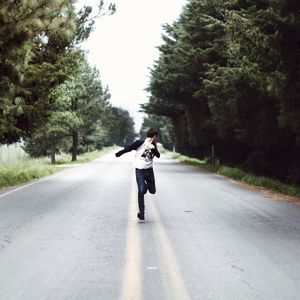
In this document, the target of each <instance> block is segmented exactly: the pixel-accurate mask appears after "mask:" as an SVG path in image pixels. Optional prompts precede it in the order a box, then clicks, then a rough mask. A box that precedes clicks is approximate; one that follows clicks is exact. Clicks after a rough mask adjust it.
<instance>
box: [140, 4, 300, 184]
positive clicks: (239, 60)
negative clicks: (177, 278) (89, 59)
mask: <svg viewBox="0 0 300 300" xmlns="http://www.w3.org/2000/svg"><path fill="white" fill-rule="evenodd" d="M299 33H300V2H299V1H298V0H273V1H269V0H255V1H254V0H227V1H225V0H188V1H187V4H186V5H185V7H184V8H183V10H182V13H181V14H180V16H179V18H178V19H177V20H176V21H175V22H174V23H172V24H171V25H170V24H166V25H164V34H163V36H162V38H163V43H162V45H160V46H159V53H160V55H159V58H158V60H157V61H155V63H154V65H153V67H152V69H151V78H150V82H149V85H148V87H147V90H148V92H149V93H150V97H149V102H148V103H147V104H144V105H142V109H143V110H144V111H145V112H146V113H148V114H149V118H150V119H152V118H153V117H154V116H164V118H167V120H168V122H169V125H170V126H169V133H165V134H166V135H167V136H172V135H174V142H175V144H176V148H177V149H178V151H180V152H182V153H184V154H189V155H196V156H198V157H200V158H204V157H208V156H210V153H211V148H212V146H214V151H215V155H216V157H218V159H219V160H220V162H221V163H223V164H227V165H230V166H239V167H241V168H243V169H245V170H247V171H250V172H254V173H256V174H258V175H267V176H270V177H273V178H278V179H281V180H284V181H287V182H291V183H297V184H299V183H300V159H299V154H300V100H299V97H300V34H299ZM164 122H166V121H164Z"/></svg>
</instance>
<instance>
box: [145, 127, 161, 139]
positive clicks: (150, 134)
mask: <svg viewBox="0 0 300 300" xmlns="http://www.w3.org/2000/svg"><path fill="white" fill-rule="evenodd" d="M157 135H158V131H157V130H156V129H155V128H150V129H149V130H148V131H147V137H150V138H152V137H154V136H157Z"/></svg>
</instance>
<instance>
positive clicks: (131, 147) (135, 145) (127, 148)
mask: <svg viewBox="0 0 300 300" xmlns="http://www.w3.org/2000/svg"><path fill="white" fill-rule="evenodd" d="M143 143H144V141H143V140H136V141H135V142H133V143H132V144H131V145H129V146H125V147H124V149H123V150H120V151H118V152H117V153H116V154H115V156H116V157H120V156H121V155H123V154H124V153H127V152H130V151H132V150H136V149H137V148H138V147H140V146H141V145H142V144H143Z"/></svg>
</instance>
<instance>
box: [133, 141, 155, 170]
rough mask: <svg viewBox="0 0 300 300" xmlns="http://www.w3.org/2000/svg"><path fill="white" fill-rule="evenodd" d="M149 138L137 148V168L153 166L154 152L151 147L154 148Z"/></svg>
mask: <svg viewBox="0 0 300 300" xmlns="http://www.w3.org/2000/svg"><path fill="white" fill-rule="evenodd" d="M149 140H150V139H149V138H147V139H146V140H145V142H144V143H143V144H142V145H141V146H140V147H138V148H137V149H136V153H135V167H136V168H137V169H149V168H152V166H153V157H154V154H153V153H152V152H151V149H153V148H154V145H152V144H151V143H150V142H149Z"/></svg>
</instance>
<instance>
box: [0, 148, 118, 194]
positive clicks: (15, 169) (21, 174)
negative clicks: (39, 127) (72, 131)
mask: <svg viewBox="0 0 300 300" xmlns="http://www.w3.org/2000/svg"><path fill="white" fill-rule="evenodd" d="M112 149H113V147H107V148H104V149H102V150H99V151H92V152H88V153H84V154H82V155H78V159H77V161H75V162H71V155H69V154H62V155H58V156H57V163H56V164H55V165H51V163H50V158H49V157H44V158H35V159H33V158H28V157H26V158H24V159H23V160H22V161H18V162H10V163H3V164H0V189H2V188H4V187H9V186H13V185H16V184H20V183H25V182H28V181H31V180H33V179H38V178H41V177H44V176H47V175H50V174H53V173H54V172H57V171H59V170H61V169H62V168H64V167H66V166H65V165H70V164H78V163H83V162H87V161H90V160H93V159H96V158H98V157H100V156H102V155H104V154H105V153H107V152H109V151H111V150H112Z"/></svg>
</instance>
